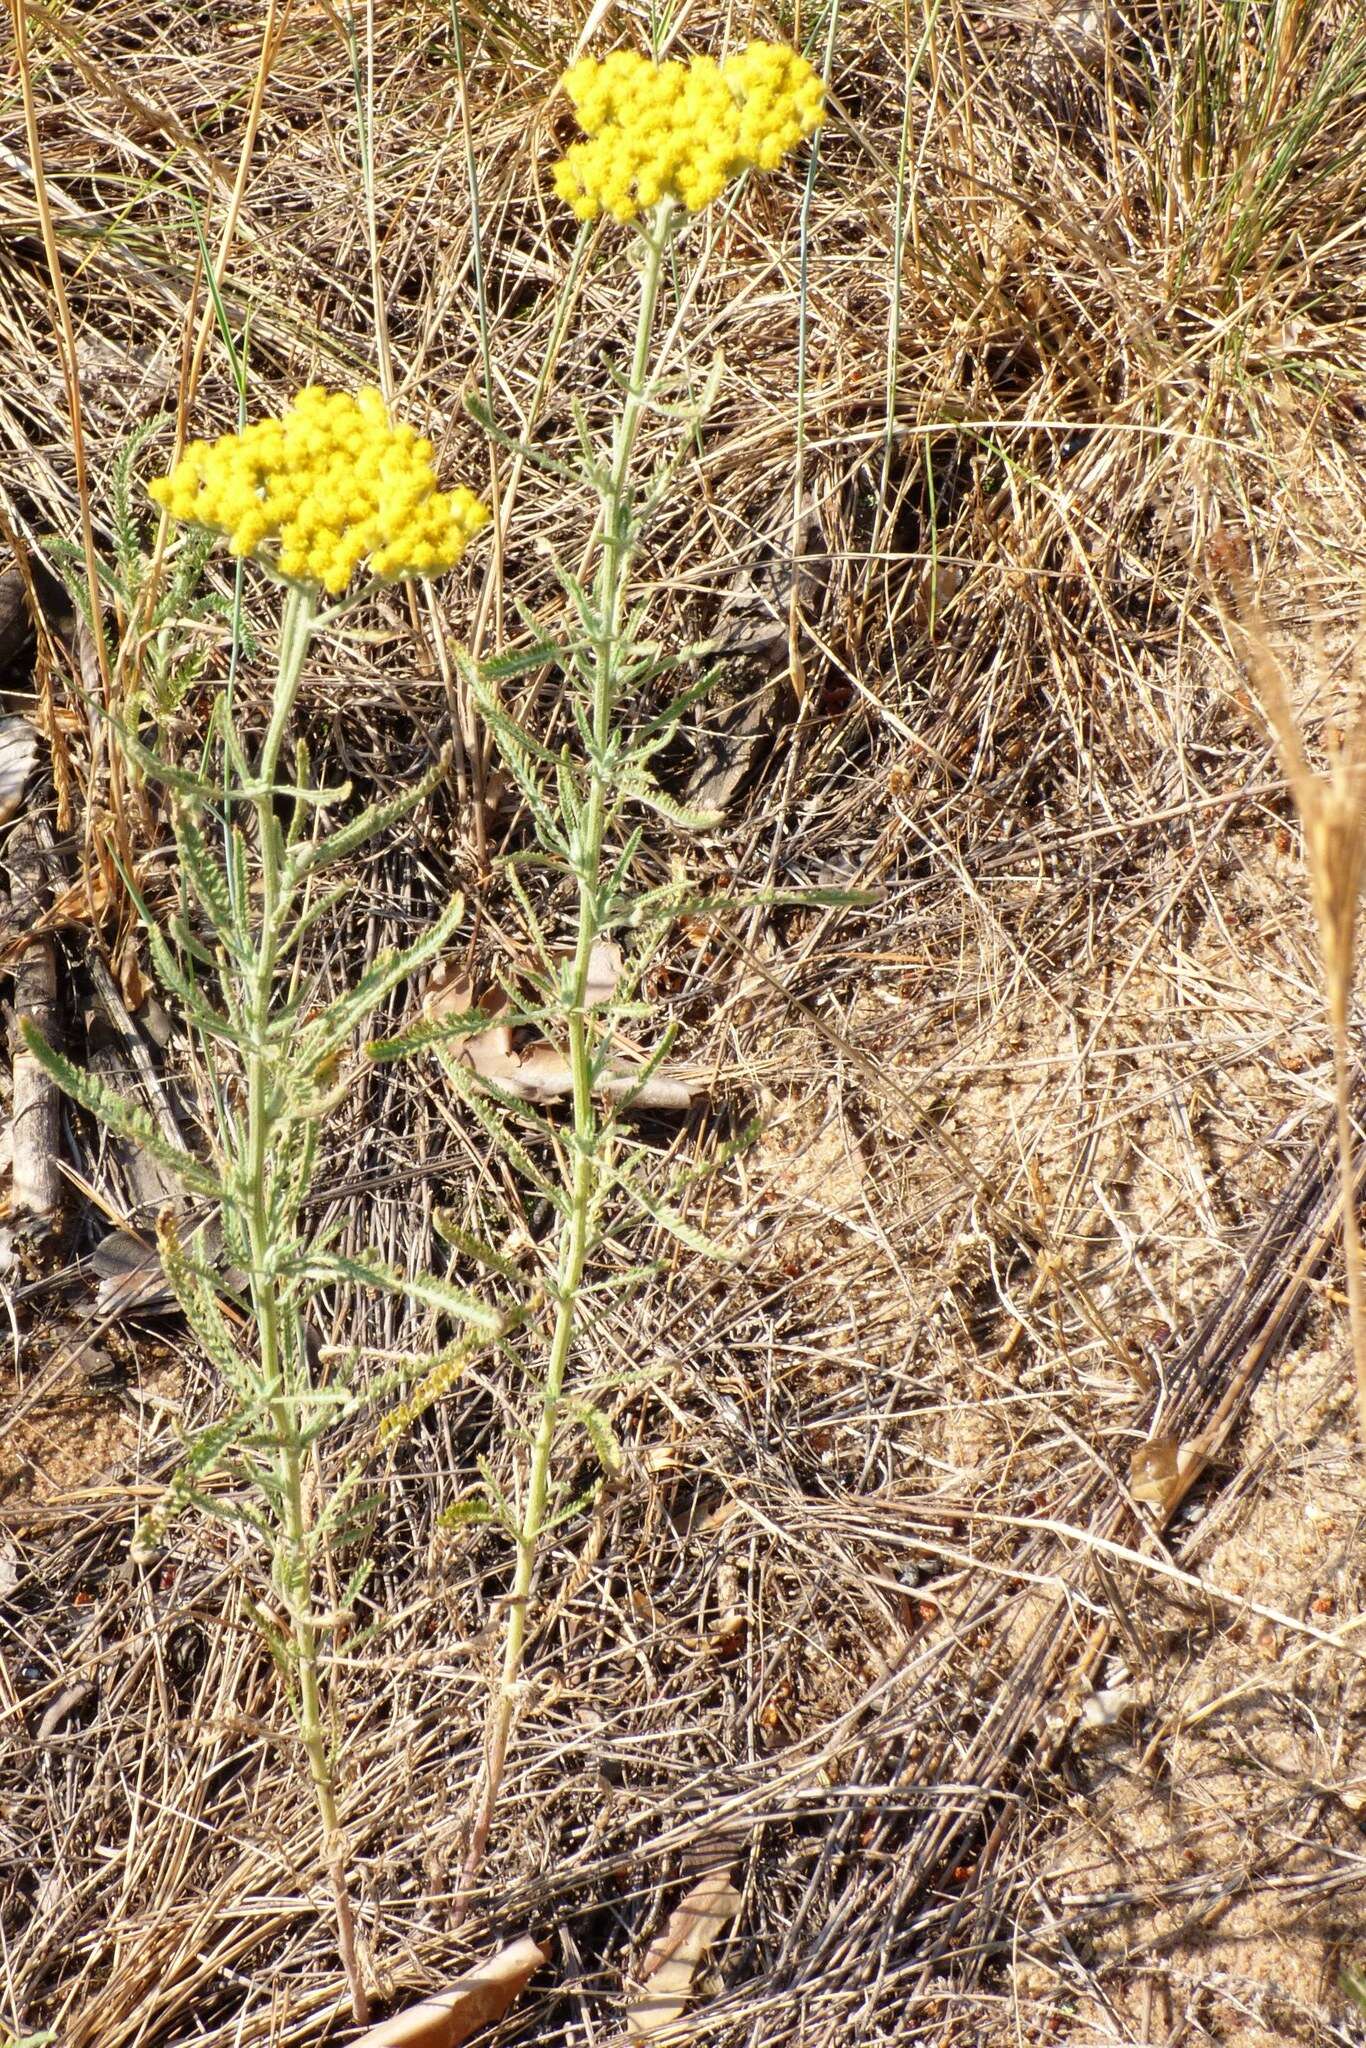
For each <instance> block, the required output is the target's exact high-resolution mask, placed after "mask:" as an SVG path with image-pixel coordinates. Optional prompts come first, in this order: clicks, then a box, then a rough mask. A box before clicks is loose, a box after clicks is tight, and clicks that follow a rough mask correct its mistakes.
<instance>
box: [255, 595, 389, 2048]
mask: <svg viewBox="0 0 1366 2048" xmlns="http://www.w3.org/2000/svg"><path fill="white" fill-rule="evenodd" d="M315 617H316V613H315V608H314V600H313V596H312V593H311V592H310V591H307V590H305V589H301V588H300V587H298V586H297V585H292V586H291V587H290V590H289V593H288V595H287V597H286V599H285V606H284V615H283V618H282V620H281V626H280V658H279V667H278V670H277V673H276V681H275V690H274V695H273V700H272V703H271V713H270V723H269V726H268V727H267V730H266V737H265V742H264V744H263V746H262V749H261V757H260V761H259V763H258V767H257V774H256V780H255V783H254V785H253V786H252V789H251V791H250V801H251V805H252V808H253V810H254V811H255V813H256V833H257V843H258V852H259V858H260V870H261V904H260V925H259V928H258V932H257V939H256V952H255V958H254V960H253V962H252V965H251V970H250V985H249V988H248V992H247V997H248V999H247V1005H246V1017H247V1029H248V1047H247V1062H246V1064H247V1077H246V1078H247V1120H246V1132H245V1148H244V1151H245V1157H244V1172H243V1185H242V1188H241V1199H242V1202H243V1208H244V1213H245V1222H246V1235H247V1242H248V1245H249V1247H250V1250H251V1269H250V1276H249V1280H250V1288H251V1303H252V1309H253V1313H254V1319H255V1323H256V1332H257V1341H258V1343H259V1345H260V1355H261V1386H262V1390H263V1392H264V1395H265V1399H266V1402H267V1404H268V1406H269V1408H270V1412H271V1417H272V1421H273V1425H274V1435H275V1443H276V1457H275V1477H276V1484H277V1487H278V1489H279V1499H280V1506H281V1516H282V1520H283V1529H284V1546H283V1553H282V1555H281V1557H280V1559H279V1560H278V1562H277V1568H276V1583H277V1590H278V1591H279V1594H280V1597H281V1600H282V1601H283V1603H284V1606H285V1609H286V1612H287V1613H288V1616H289V1627H290V1638H291V1645H290V1646H291V1650H292V1661H293V1665H294V1671H295V1678H296V1683H297V1687H298V1700H297V1704H298V1717H299V1734H300V1738H301V1740H302V1742H303V1746H304V1751H305V1754H306V1755H307V1758H308V1771H309V1777H310V1780H311V1781H312V1785H313V1793H314V1798H315V1799H316V1801H317V1807H318V1817H319V1819H320V1821H321V1823H322V1830H323V1857H324V1861H325V1863H326V1865H327V1869H328V1874H329V1877H330V1879H331V1883H332V1894H333V1899H334V1901H335V1906H336V1915H337V1946H338V1951H339V1953H340V1955H341V1960H342V1967H343V1969H344V1970H345V1972H346V1978H347V1984H348V1987H349V1989H350V1992H351V2004H352V2009H353V2011H354V2014H355V2018H356V2023H357V2025H358V2026H364V2025H365V2024H366V2023H367V2021H368V2019H369V2016H370V2012H369V2001H368V1999H367V1996H366V1992H365V1984H364V1979H363V1977H362V1975H361V1971H360V1966H359V1962H358V1960H357V1956H356V1941H355V1924H354V1920H353V1917H352V1912H351V1899H350V1894H349V1891H348V1889H347V1883H346V1860H345V1849H344V1844H343V1840H342V1835H341V1828H340V1824H339V1820H338V1814H337V1797H336V1786H335V1781H334V1778H333V1773H332V1766H331V1762H330V1760H329V1757H328V1745H327V1737H326V1732H325V1728H324V1715H323V1693H322V1680H321V1675H320V1671H319V1648H320V1637H321V1629H320V1625H319V1621H318V1617H317V1611H316V1608H315V1606H314V1601H313V1559H312V1555H311V1551H310V1545H309V1523H308V1507H307V1502H306V1500H305V1493H304V1471H303V1441H302V1439H303V1433H304V1416H303V1412H302V1409H301V1406H300V1396H301V1394H303V1393H304V1392H305V1391H306V1389H305V1387H304V1386H303V1385H301V1383H300V1375H301V1373H302V1372H303V1371H304V1370H305V1359H306V1352H305V1348H304V1342H303V1332H302V1330H301V1329H300V1327H299V1320H298V1312H297V1310H296V1309H295V1308H294V1306H293V1304H292V1302H291V1301H290V1300H289V1299H287V1298H286V1297H285V1296H283V1295H282V1291H281V1286H280V1276H279V1273H278V1271H277V1268H276V1245H277V1242H278V1238H279V1227H278V1219H277V1218H276V1217H275V1216H274V1215H273V1213H272V1156H273V1150H274V1142H275V1140H276V1139H277V1137H278V1135H279V1130H280V1124H281V1121H282V1110H283V1105H282V1104H281V1102H280V1101H279V1099H278V1096H277V1093H276V1087H275V1080H274V1070H275V1068H276V1067H277V1066H278V1056H277V1053H276V1049H275V1047H274V1045H273V1043H272V1040H273V1036H274V1032H275V1018H274V1005H275V980H276V969H277V967H278V964H279V948H280V936H281V925H282V920H283V917H284V913H285V912H286V910H287V908H288V905H287V904H286V903H285V902H283V901H282V898H281V883H282V877H281V872H280V853H281V843H282V841H281V832H280V824H279V820H278V818H277V816H276V813H275V785H276V780H277V777H278V775H279V766H280V752H281V748H282V746H283V743H284V735H285V727H286V725H287V724H288V722H289V715H290V712H291V711H292V709H293V706H294V699H295V697H296V696H297V694H298V689H299V679H300V677H301V675H302V674H303V665H304V660H305V658H306V656H307V653H308V646H309V641H310V639H311V637H312V632H313V625H314V620H315Z"/></svg>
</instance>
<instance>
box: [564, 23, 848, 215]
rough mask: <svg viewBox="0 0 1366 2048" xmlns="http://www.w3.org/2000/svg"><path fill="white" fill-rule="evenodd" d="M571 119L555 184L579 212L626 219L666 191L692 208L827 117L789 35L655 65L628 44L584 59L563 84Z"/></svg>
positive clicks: (773, 159) (764, 165)
mask: <svg viewBox="0 0 1366 2048" xmlns="http://www.w3.org/2000/svg"><path fill="white" fill-rule="evenodd" d="M561 83H562V85H563V86H564V89H565V91H566V92H567V93H568V95H569V97H570V99H571V100H572V101H573V104H574V111H575V113H576V114H577V115H578V120H579V126H580V127H581V128H582V129H583V132H584V134H585V135H587V136H589V137H590V138H591V139H590V140H589V141H587V142H576V143H574V144H573V145H572V146H571V148H570V149H569V151H568V154H567V155H565V156H564V157H562V158H561V160H560V162H559V163H557V164H556V166H555V172H554V176H555V190H556V191H557V192H558V193H559V195H560V198H561V199H563V200H564V201H565V203H566V205H568V206H572V207H573V209H574V211H575V213H576V214H577V215H578V217H579V219H580V220H593V219H595V218H596V216H597V215H598V214H599V213H610V214H612V215H613V216H614V218H615V219H617V220H623V221H625V220H632V219H634V217H635V216H636V214H637V213H640V212H642V211H644V210H645V209H646V208H648V207H652V206H654V205H655V204H656V203H657V201H659V200H661V199H664V198H671V199H676V200H678V201H680V202H681V203H682V205H684V206H686V207H687V209H688V211H689V212H690V213H696V212H697V211H698V210H699V209H700V208H701V207H704V206H708V205H710V203H711V201H712V200H713V199H715V198H717V197H718V196H719V195H720V193H721V192H722V191H723V190H724V189H725V187H726V185H727V184H729V182H730V180H731V179H732V178H738V177H739V175H740V173H741V172H742V171H748V170H759V171H772V170H776V168H777V166H778V165H779V164H780V163H781V162H782V160H783V158H784V157H785V156H786V155H787V154H788V153H789V151H791V150H794V149H795V148H796V147H797V144H798V143H799V142H800V141H801V140H802V137H803V136H805V135H810V134H811V133H812V131H813V130H814V129H816V128H819V127H820V125H821V123H822V121H823V120H824V119H825V110H824V107H823V105H822V100H823V98H824V93H825V88H824V86H823V84H822V83H821V80H820V78H819V77H818V76H817V74H816V72H815V71H813V70H812V68H811V66H810V64H808V62H807V60H806V58H805V57H802V56H799V55H798V53H797V52H796V51H795V50H793V49H791V48H789V46H788V45H787V44H786V43H750V44H749V45H748V47H747V48H746V49H744V50H742V51H741V52H740V53H739V55H738V56H734V57H727V59H726V60H725V62H724V63H723V64H718V63H717V62H716V60H715V58H714V57H694V58H693V60H692V62H691V63H689V64H680V63H677V62H675V61H674V60H672V59H670V60H669V61H668V62H667V63H664V64H653V63H651V62H650V60H649V58H648V57H641V56H638V55H636V53H635V52H634V51H632V50H615V51H613V53H612V55H611V56H610V57H606V58H604V59H603V61H602V62H601V63H599V62H598V60H597V59H596V58H595V57H583V58H581V59H580V60H579V62H578V63H577V64H575V65H574V66H573V67H572V68H571V69H570V70H568V71H566V73H565V75H564V77H563V79H562V80H561Z"/></svg>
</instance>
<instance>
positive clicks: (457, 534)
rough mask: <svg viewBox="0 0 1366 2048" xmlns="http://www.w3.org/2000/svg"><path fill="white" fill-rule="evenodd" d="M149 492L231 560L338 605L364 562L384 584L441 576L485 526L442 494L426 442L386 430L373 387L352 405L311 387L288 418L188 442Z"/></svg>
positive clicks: (474, 504)
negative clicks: (223, 545) (258, 564)
mask: <svg viewBox="0 0 1366 2048" xmlns="http://www.w3.org/2000/svg"><path fill="white" fill-rule="evenodd" d="M148 489H149V491H150V493H151V496H152V497H153V499H155V501H156V503H157V504H158V505H161V506H162V507H164V509H165V510H166V511H167V512H169V513H170V514H171V517H172V518H173V519H183V520H187V521H189V522H190V523H192V524H193V525H196V526H206V527H208V528H209V529H210V530H211V531H212V532H214V533H221V534H223V535H225V536H226V538H227V542H228V547H229V549H230V550H231V552H232V553H233V554H234V555H254V556H256V557H257V559H258V560H260V561H262V562H264V563H266V564H267V566H268V567H270V568H272V569H274V570H275V571H276V573H277V574H278V575H281V576H285V577H288V578H289V579H290V580H291V581H292V582H296V583H308V584H314V585H321V587H322V588H323V589H324V590H325V591H327V592H328V593H329V594H330V595H331V596H333V597H336V596H339V595H340V594H341V592H342V591H344V590H345V589H346V586H347V584H348V583H349V582H350V581H351V578H352V576H353V575H354V574H355V572H356V570H357V569H358V568H360V567H361V565H362V564H365V565H366V566H367V568H368V571H369V574H370V575H372V576H377V577H379V578H381V579H382V580H383V581H385V582H388V581H392V580H394V579H396V578H398V577H401V576H440V575H442V574H443V573H444V571H445V570H447V569H451V568H454V566H455V564H456V563H457V562H458V561H459V560H460V557H461V556H462V555H463V554H464V552H465V548H466V546H467V545H468V543H469V541H470V540H471V539H472V538H473V536H474V535H475V534H476V533H478V531H479V529H480V527H481V526H486V525H487V524H488V520H489V513H488V508H487V507H486V506H484V505H482V504H481V503H480V502H479V500H478V498H476V497H475V495H474V493H473V492H472V491H467V490H465V489H464V487H463V486H460V485H458V486H457V487H456V489H454V490H452V491H440V490H438V489H437V487H436V472H435V471H434V470H433V468H432V444H431V442H430V441H424V440H420V439H419V437H418V436H417V434H416V433H414V431H413V429H412V428H411V427H409V426H403V425H400V426H393V425H391V424H390V420H389V413H388V409H387V407H386V406H385V403H384V400H383V398H382V397H381V396H380V394H379V392H378V391H375V390H372V389H370V388H368V387H365V388H362V389H361V390H360V391H359V392H357V394H356V396H355V397H354V398H352V397H351V396H350V395H349V394H348V393H346V392H341V391H332V392H329V391H325V390H324V389H323V388H322V386H321V385H320V384H310V385H308V386H306V388H305V389H304V390H302V391H301V392H300V393H299V395H298V397H297V398H296V399H295V400H294V403H293V405H292V406H291V407H290V408H289V411H288V412H287V413H286V414H285V416H284V418H283V419H278V420H275V419H266V420H257V421H255V422H253V424H252V425H251V426H248V427H244V428H243V429H242V431H241V433H240V434H224V435H222V436H221V437H220V438H219V439H218V440H217V441H213V442H209V441H192V442H191V443H190V445H189V447H188V448H187V449H186V450H185V453H184V454H183V455H182V457H181V459H180V461H179V462H178V463H177V464H176V466H175V468H174V469H173V470H172V471H171V473H170V475H169V476H163V477H158V478H157V479H156V480H155V482H153V483H152V484H150V485H149V486H148Z"/></svg>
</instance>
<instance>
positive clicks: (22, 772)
mask: <svg viewBox="0 0 1366 2048" xmlns="http://www.w3.org/2000/svg"><path fill="white" fill-rule="evenodd" d="M37 760H38V735H37V733H36V732H35V731H34V730H33V727H32V726H31V725H30V724H29V722H28V720H27V719H26V718H0V825H5V824H8V823H9V820H10V819H11V818H12V817H14V816H15V815H16V814H17V812H18V810H19V806H20V805H21V804H22V802H23V800H24V786H25V784H26V783H27V781H28V779H29V776H30V775H31V774H32V773H33V770H34V767H35V765H36V764H37Z"/></svg>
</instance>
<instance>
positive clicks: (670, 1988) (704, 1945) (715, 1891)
mask: <svg viewBox="0 0 1366 2048" xmlns="http://www.w3.org/2000/svg"><path fill="white" fill-rule="evenodd" d="M730 1876H731V1873H730V1868H728V1867H726V1866H725V1865H718V1866H717V1868H716V1869H715V1870H709V1871H708V1872H707V1874H706V1876H705V1877H701V1878H699V1879H698V1881H697V1883H696V1884H695V1885H694V1886H693V1888H692V1890H691V1891H690V1892H689V1893H688V1894H687V1896H686V1897H685V1898H683V1899H682V1900H680V1902H679V1903H678V1905H676V1906H675V1907H674V1910H673V1912H672V1913H670V1915H669V1923H668V1925H667V1927H666V1928H665V1929H664V1932H663V1933H662V1934H661V1935H660V1936H659V1938H658V1940H657V1941H654V1942H652V1943H651V1945H650V1949H649V1952H648V1954H647V1955H646V1957H645V1961H644V1962H643V1963H642V1965H641V1970H640V1974H641V1977H642V1979H643V1980H644V1982H645V1983H646V1984H647V1985H648V1987H649V1988H648V1989H647V1990H645V1991H642V1992H641V1993H640V1994H639V1995H638V1996H637V1998H636V2000H635V2003H634V2004H633V2005H632V2007H631V2010H630V2011H629V2012H628V2013H627V2015H626V2031H627V2033H628V2034H629V2035H630V2036H631V2038H632V2040H634V2041H644V2040H647V2039H648V2038H649V2037H650V2035H651V2034H658V2033H662V2032H663V2030H664V2028H665V2027H671V2026H672V2025H673V2024H674V2022H675V2020H678V2019H681V2018H682V2016H683V2014H684V2013H685V2012H686V2011H687V2009H688V2002H689V2000H690V1998H691V1997H692V1987H693V1978H694V1977H695V1976H696V1974H697V1967H698V1964H699V1963H700V1962H701V1961H702V1959H703V1957H704V1956H705V1955H706V1953H707V1950H708V1949H709V1948H710V1947H711V1945H712V1943H713V1942H714V1941H715V1939H716V1937H717V1935H718V1934H719V1933H720V1932H721V1929H722V1928H723V1927H724V1926H725V1925H726V1924H727V1922H728V1921H731V1920H733V1919H734V1918H735V1916H736V1914H737V1913H738V1912H739V1910H740V1906H741V1898H740V1894H739V1892H737V1891H736V1889H735V1887H734V1885H733V1884H732V1883H731V1881H730Z"/></svg>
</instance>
